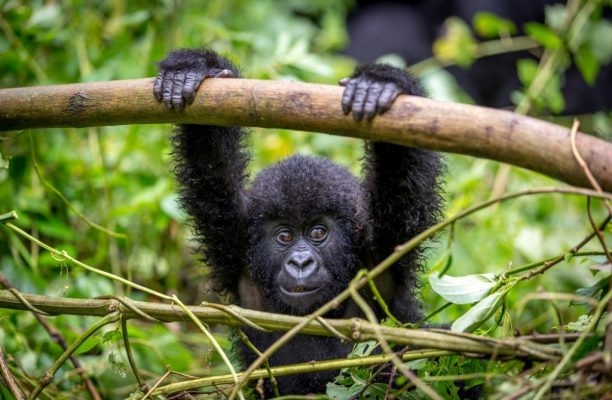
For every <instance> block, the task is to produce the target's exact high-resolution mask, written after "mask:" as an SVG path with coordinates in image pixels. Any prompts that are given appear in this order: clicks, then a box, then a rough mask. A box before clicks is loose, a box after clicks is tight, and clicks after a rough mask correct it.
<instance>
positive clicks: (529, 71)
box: [516, 58, 538, 86]
mask: <svg viewBox="0 0 612 400" xmlns="http://www.w3.org/2000/svg"><path fill="white" fill-rule="evenodd" d="M516 67H517V72H518V77H519V79H520V80H521V83H522V84H523V85H525V86H529V85H530V84H531V82H533V79H534V78H535V76H536V74H537V72H538V63H537V62H536V61H535V60H532V59H530V58H521V59H520V60H518V61H517V62H516Z"/></svg>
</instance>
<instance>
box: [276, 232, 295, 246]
mask: <svg viewBox="0 0 612 400" xmlns="http://www.w3.org/2000/svg"><path fill="white" fill-rule="evenodd" d="M276 241H277V242H279V243H282V244H288V243H291V242H293V232H291V231H290V230H289V229H283V230H282V231H280V232H278V233H277V234H276Z"/></svg>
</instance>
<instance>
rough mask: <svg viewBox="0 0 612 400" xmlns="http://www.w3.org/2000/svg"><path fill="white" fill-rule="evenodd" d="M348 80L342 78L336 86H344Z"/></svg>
mask: <svg viewBox="0 0 612 400" xmlns="http://www.w3.org/2000/svg"><path fill="white" fill-rule="evenodd" d="M349 80H350V79H349V78H342V79H340V80H339V81H338V85H340V86H346V85H347V84H348V83H349Z"/></svg>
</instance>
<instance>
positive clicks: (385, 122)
mask: <svg viewBox="0 0 612 400" xmlns="http://www.w3.org/2000/svg"><path fill="white" fill-rule="evenodd" d="M152 83H153V81H152V79H137V80H125V81H111V82H97V83H86V84H72V85H58V86H40V87H29V88H16V89H2V90H0V131H1V130H14V129H27V128H42V127H85V126H97V125H121V124H147V123H200V124H217V125H240V126H259V127H266V128H290V129H298V130H305V131H315V132H326V133H331V134H334V135H343V136H352V137H358V138H363V139H371V140H378V141H384V142H389V143H397V144H401V145H406V146H416V147H422V148H429V149H434V150H440V151H447V152H452V153H461V154H468V155H473V156H477V157H483V158H489V159H492V160H497V161H502V162H506V163H510V164H514V165H517V166H520V167H523V168H527V169H531V170H533V171H537V172H541V173H543V174H546V175H549V176H552V177H554V178H557V179H560V180H562V181H565V182H567V183H570V184H572V185H577V186H583V187H590V184H589V182H588V180H587V178H586V177H585V176H584V172H583V170H582V169H581V168H580V166H579V165H578V163H577V162H576V160H575V158H574V156H573V154H572V149H571V144H570V129H567V128H564V127H561V126H558V125H554V124H551V123H548V122H544V121H540V120H537V119H534V118H529V117H524V116H520V115H518V114H514V113H511V112H508V111H501V110H494V109H488V108H483V107H476V106H469V105H463V104H455V103H448V102H440V101H434V100H431V99H426V98H420V97H412V96H401V97H400V98H399V99H398V100H397V101H396V103H395V104H394V106H393V107H392V108H391V110H390V111H389V112H388V113H386V114H385V115H384V116H381V117H378V118H375V119H374V121H372V122H365V121H363V122H354V121H353V120H352V118H351V117H350V116H344V115H343V114H342V111H341V109H340V98H341V93H342V88H340V87H335V86H329V85H318V84H307V83H297V82H281V81H260V80H249V79H209V80H207V81H206V82H205V83H204V84H203V85H202V86H203V89H201V90H200V91H199V95H198V97H197V98H196V100H195V103H194V104H193V105H192V106H190V107H188V108H187V110H185V112H182V113H178V112H173V111H170V110H166V109H165V108H164V106H163V105H161V104H159V103H157V102H156V101H155V99H154V98H153V94H152ZM577 147H578V150H579V152H580V154H581V155H582V157H583V158H584V160H585V161H586V163H587V164H588V166H589V168H590V170H591V171H592V172H593V175H594V177H595V179H596V180H597V181H598V182H599V183H600V184H601V186H602V188H603V189H604V190H605V191H608V192H612V172H611V171H610V160H612V144H611V143H608V142H606V141H603V140H600V139H597V138H594V137H592V136H588V135H584V134H578V137H577Z"/></svg>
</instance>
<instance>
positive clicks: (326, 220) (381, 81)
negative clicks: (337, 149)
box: [154, 49, 442, 394]
mask: <svg viewBox="0 0 612 400" xmlns="http://www.w3.org/2000/svg"><path fill="white" fill-rule="evenodd" d="M158 69H159V75H158V77H157V79H156V80H155V83H154V94H155V97H156V99H157V100H158V101H163V102H164V104H165V105H166V106H167V107H168V108H171V109H174V110H177V111H180V110H182V109H183V108H184V107H185V105H186V104H190V103H192V102H193V100H194V97H195V91H196V90H197V88H198V87H199V85H200V84H201V83H202V81H203V80H205V79H207V78H211V77H224V78H230V77H238V76H239V72H238V70H237V69H236V68H235V67H234V66H233V65H232V64H231V63H230V62H229V61H228V60H226V59H224V58H222V57H220V56H219V55H217V54H216V53H214V52H212V51H210V50H187V49H182V50H177V51H174V52H171V53H170V54H169V55H168V57H167V58H166V59H165V60H163V61H161V62H160V63H159V64H158ZM341 84H343V85H345V89H344V94H343V97H342V109H343V111H344V113H345V114H349V113H352V115H353V118H354V120H355V121H356V122H355V123H367V122H365V121H363V120H371V119H372V118H374V117H375V115H377V114H382V113H384V112H385V111H387V110H388V109H389V107H390V106H391V104H392V103H393V101H394V100H395V98H396V97H397V96H398V95H399V94H400V93H406V94H412V95H422V90H421V89H420V87H419V85H418V84H417V83H416V81H415V80H414V78H412V77H411V76H410V75H409V74H408V73H406V72H404V71H402V70H400V69H397V68H394V67H391V66H388V65H377V64H372V65H364V66H361V67H358V68H357V69H356V70H355V72H354V74H353V75H352V77H351V78H347V79H343V80H342V81H341ZM305 112H306V110H305ZM245 135H247V132H246V131H244V130H243V129H241V128H237V127H221V126H208V125H179V126H178V127H177V128H176V134H175V135H174V137H173V142H174V153H175V158H176V162H177V166H176V176H177V178H178V181H179V183H180V198H181V204H182V206H183V207H184V208H185V209H186V211H187V212H188V213H189V214H190V216H191V218H192V222H193V227H194V229H195V234H196V237H197V239H198V241H199V243H200V244H201V248H200V253H201V255H202V256H203V258H204V260H205V261H206V263H207V264H208V265H209V266H210V268H211V269H212V276H213V279H214V282H215V284H216V288H217V289H218V290H221V291H224V292H227V293H229V294H230V295H231V296H232V298H233V299H234V301H235V302H236V303H237V304H238V305H240V306H242V307H247V308H252V309H256V310H262V311H270V312H279V313H288V314H294V315H305V314H308V313H310V312H312V311H313V310H315V309H316V308H317V307H319V306H321V305H322V304H324V303H325V302H327V301H329V300H330V299H332V298H333V297H334V296H336V295H337V294H338V293H340V292H341V291H342V290H343V289H345V288H346V287H347V285H348V283H349V282H350V280H351V279H352V278H353V277H354V276H355V274H356V273H357V271H358V270H359V269H360V268H371V267H373V266H374V265H376V264H377V263H378V262H380V261H381V260H383V259H384V258H385V257H386V256H387V255H389V254H390V253H391V252H392V251H393V249H394V247H395V246H396V245H398V244H401V243H404V242H406V241H407V240H409V239H410V238H412V237H413V236H415V235H416V234H418V233H419V232H421V231H423V230H424V229H426V228H427V227H429V226H431V225H432V224H434V223H435V222H436V220H437V218H438V216H439V212H440V206H441V197H440V189H439V181H438V179H439V175H440V172H441V169H442V161H441V158H440V157H439V155H438V154H436V153H434V152H431V151H426V150H419V149H414V148H406V147H402V146H397V145H392V144H386V143H379V142H367V143H366V147H365V161H364V166H363V171H364V178H363V181H360V180H358V179H357V178H356V177H355V176H353V175H352V174H351V173H350V172H348V171H347V170H346V169H345V168H343V167H341V166H339V165H336V164H334V163H333V162H331V161H329V160H327V159H324V158H318V157H309V156H301V155H297V156H293V157H290V158H288V159H286V160H284V161H282V162H279V163H278V164H275V165H273V166H271V167H269V168H267V169H265V170H264V171H262V172H261V173H260V174H259V175H258V176H257V177H255V178H254V180H253V181H252V183H251V184H250V185H248V186H247V185H246V182H247V176H246V172H245V168H246V165H247V163H248V159H249V156H248V155H247V153H246V152H245V150H244V148H243V145H242V141H243V139H244V137H245ZM421 261H422V257H421V250H420V249H416V250H414V251H412V252H411V253H410V254H408V255H406V256H405V257H404V258H403V259H402V260H400V261H399V262H397V264H396V265H394V266H393V267H392V268H390V269H389V270H388V272H386V273H385V274H383V275H382V276H380V277H379V278H378V279H377V280H376V284H377V286H378V289H379V291H380V292H381V295H382V297H383V298H384V301H385V302H386V304H387V305H388V306H389V308H390V310H391V312H392V313H393V314H394V315H395V316H396V317H397V318H398V319H399V320H401V321H403V322H413V321H416V320H418V319H419V318H420V316H421V313H420V304H419V302H418V300H417V299H416V297H415V287H416V286H417V279H418V278H417V275H418V272H419V269H420V266H421V264H422V263H421ZM364 296H365V297H366V298H367V299H368V301H369V302H370V303H371V304H370V305H371V307H372V308H373V309H374V310H375V311H376V312H377V315H378V316H379V317H381V318H382V317H384V313H383V312H382V310H381V309H380V307H379V305H378V303H377V302H376V301H375V300H374V299H373V296H372V294H371V293H367V292H365V293H364ZM326 316H327V317H332V318H349V317H355V316H361V313H360V312H359V310H358V308H357V307H356V306H355V305H354V304H352V303H350V302H347V303H345V304H341V305H339V306H338V307H337V308H336V309H335V310H334V311H332V312H330V313H329V314H328V315H326ZM245 332H246V333H247V335H248V336H249V338H250V339H251V341H252V343H253V344H254V345H255V346H256V347H257V348H258V349H260V350H261V351H263V350H265V349H266V348H267V347H268V346H269V345H270V344H271V343H273V342H274V341H275V340H277V339H278V337H279V334H274V333H262V332H259V331H256V330H253V329H248V328H245ZM350 348H351V345H350V344H343V343H341V342H340V341H339V340H337V339H335V338H328V337H316V336H308V335H301V336H297V337H295V338H294V339H293V340H292V341H291V342H290V343H289V344H288V345H286V346H285V347H283V348H282V349H281V350H279V351H278V352H276V353H275V354H274V355H273V356H272V357H271V359H270V363H271V364H272V365H283V364H292V363H299V362H307V361H312V360H323V359H329V358H343V357H345V356H346V354H347V353H348V352H349V351H350ZM241 356H242V359H243V361H244V362H247V363H250V362H252V361H253V360H254V358H255V355H254V354H253V353H252V352H250V351H249V350H248V349H247V348H246V347H244V348H242V349H241ZM334 375H335V372H333V371H330V372H317V373H313V374H307V375H298V376H289V377H279V378H278V384H279V389H280V392H281V394H294V393H312V392H322V391H324V390H325V384H326V383H327V382H328V381H330V380H331V379H332V378H333V377H334ZM267 390H268V391H269V388H267Z"/></svg>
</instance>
